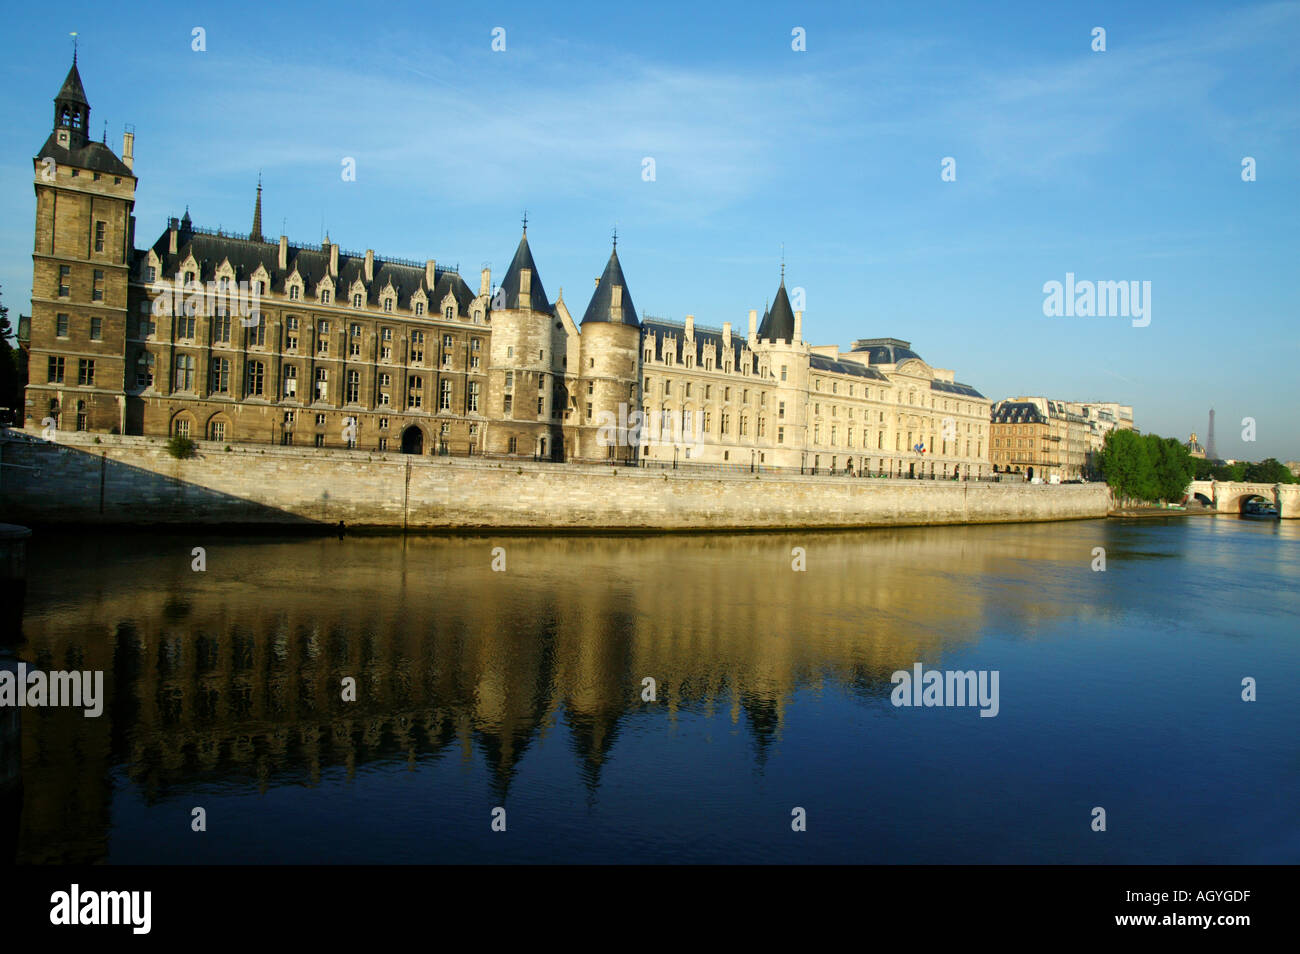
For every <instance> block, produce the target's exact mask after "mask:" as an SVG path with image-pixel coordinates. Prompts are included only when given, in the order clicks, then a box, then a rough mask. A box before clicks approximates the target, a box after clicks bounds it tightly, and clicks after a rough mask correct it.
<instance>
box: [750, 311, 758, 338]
mask: <svg viewBox="0 0 1300 954" xmlns="http://www.w3.org/2000/svg"><path fill="white" fill-rule="evenodd" d="M757 337H758V309H757V308H751V309H749V340H750V341H754V340H755V339H756V338H757Z"/></svg>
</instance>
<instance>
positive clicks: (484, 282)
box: [478, 268, 492, 298]
mask: <svg viewBox="0 0 1300 954" xmlns="http://www.w3.org/2000/svg"><path fill="white" fill-rule="evenodd" d="M491 291H492V269H490V268H485V269H483V270H482V271H481V272H479V273H478V293H479V296H480V297H482V298H486V297H487V296H488V293H489V292H491Z"/></svg>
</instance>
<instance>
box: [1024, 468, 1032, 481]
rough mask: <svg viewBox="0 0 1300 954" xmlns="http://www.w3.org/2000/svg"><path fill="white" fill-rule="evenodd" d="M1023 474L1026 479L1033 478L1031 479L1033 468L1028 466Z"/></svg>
mask: <svg viewBox="0 0 1300 954" xmlns="http://www.w3.org/2000/svg"><path fill="white" fill-rule="evenodd" d="M1025 476H1026V478H1027V479H1029V480H1033V479H1034V468H1032V467H1030V468H1029V469H1028V470H1027V471H1025Z"/></svg>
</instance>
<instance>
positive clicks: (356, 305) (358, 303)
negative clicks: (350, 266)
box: [352, 292, 361, 308]
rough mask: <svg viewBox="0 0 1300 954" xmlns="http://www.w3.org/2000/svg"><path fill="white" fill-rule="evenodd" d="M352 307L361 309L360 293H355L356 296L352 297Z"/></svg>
mask: <svg viewBox="0 0 1300 954" xmlns="http://www.w3.org/2000/svg"><path fill="white" fill-rule="evenodd" d="M352 307H353V308H360V307H361V293H360V292H357V294H355V295H353V296H352Z"/></svg>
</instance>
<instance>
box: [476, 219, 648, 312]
mask: <svg viewBox="0 0 1300 954" xmlns="http://www.w3.org/2000/svg"><path fill="white" fill-rule="evenodd" d="M525 268H527V269H531V270H532V273H533V277H532V282H531V284H530V285H529V296H528V297H529V300H528V301H526V302H524V303H523V304H520V299H519V273H520V271H522V270H523V269H525ZM624 294H625V295H626V294H627V292H626V290H624ZM493 302H494V305H493V307H494V308H531V309H532V310H533V311H540V312H543V313H544V314H548V315H549V314H551V311H552V309H551V303H550V302H549V301H547V300H546V289H544V288H543V287H542V276H541V275H539V274H537V265H536V264H535V263H534V262H533V252H532V249H530V248H529V247H528V232H527V231H525V232H524V236H523V238H521V239H520V240H519V247H518V248H516V249H515V257H514V258H513V259H511V260H510V267H509V268H507V269H506V274H505V277H504V278H502V279H501V285H500V287H499V289H498V291H497V294H496V295H494V296H493Z"/></svg>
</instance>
